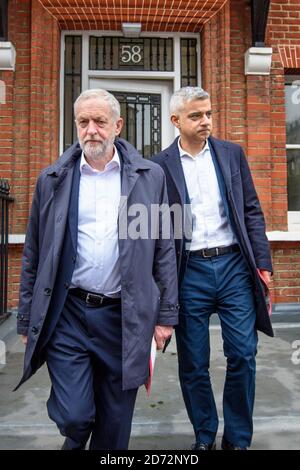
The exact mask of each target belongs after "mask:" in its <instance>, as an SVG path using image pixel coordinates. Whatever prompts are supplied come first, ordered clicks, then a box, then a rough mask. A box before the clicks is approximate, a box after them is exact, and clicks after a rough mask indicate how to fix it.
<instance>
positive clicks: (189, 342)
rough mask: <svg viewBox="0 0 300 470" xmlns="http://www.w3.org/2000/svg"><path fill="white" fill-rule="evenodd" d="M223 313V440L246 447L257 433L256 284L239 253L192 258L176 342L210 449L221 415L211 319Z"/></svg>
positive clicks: (195, 419)
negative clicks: (213, 379)
mask: <svg viewBox="0 0 300 470" xmlns="http://www.w3.org/2000/svg"><path fill="white" fill-rule="evenodd" d="M215 312H217V313H218V314H219V318H220V322H221V328H222V337H223V347H224V354H225V356H226V358H227V372H226V380H225V386H224V393H223V414H224V438H225V439H226V440H227V441H229V442H231V443H232V444H234V445H236V446H240V447H247V446H249V445H250V443H251V438H252V433H253V423H252V415H253V406H254V394H255V356H256V349H257V332H256V330H255V317H256V313H255V305H254V296H253V283H252V278H251V275H250V273H249V268H248V266H247V263H246V262H245V260H244V258H243V257H242V255H241V254H240V253H229V254H226V255H223V256H217V257H213V258H200V257H197V256H194V255H191V256H190V258H189V261H188V264H187V270H186V273H185V276H184V279H183V282H182V284H181V288H180V314H179V325H178V326H177V327H176V340H177V348H178V360H179V377H180V384H181V389H182V393H183V398H184V401H185V405H186V408H187V412H188V415H189V418H190V420H191V423H192V425H193V427H194V432H195V436H196V441H197V442H205V443H207V444H211V443H212V442H213V441H214V439H215V436H216V433H217V429H218V414H217V409H216V405H215V400H214V395H213V391H212V387H211V382H210V375H209V362H210V342H209V319H210V315H211V314H212V313H215Z"/></svg>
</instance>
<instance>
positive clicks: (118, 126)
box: [115, 117, 124, 136]
mask: <svg viewBox="0 0 300 470" xmlns="http://www.w3.org/2000/svg"><path fill="white" fill-rule="evenodd" d="M123 124H124V120H123V119H122V118H121V117H120V118H119V119H118V120H117V122H116V129H115V134H116V136H117V135H120V134H121V131H122V128H123Z"/></svg>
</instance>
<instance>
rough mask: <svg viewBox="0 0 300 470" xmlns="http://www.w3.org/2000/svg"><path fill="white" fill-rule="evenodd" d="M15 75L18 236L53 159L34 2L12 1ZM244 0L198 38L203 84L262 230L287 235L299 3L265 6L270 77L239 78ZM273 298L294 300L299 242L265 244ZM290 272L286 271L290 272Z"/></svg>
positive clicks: (2, 132)
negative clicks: (250, 179)
mask: <svg viewBox="0 0 300 470" xmlns="http://www.w3.org/2000/svg"><path fill="white" fill-rule="evenodd" d="M9 12H10V14H9V39H10V40H11V41H12V42H13V43H14V45H15V47H16V50H17V65H16V71H15V72H0V80H4V81H5V83H6V91H7V104H6V105H0V145H1V149H2V156H1V177H6V178H8V179H9V181H10V183H11V186H12V188H13V196H14V197H15V202H14V204H13V209H12V211H11V212H12V214H11V215H12V217H11V228H10V233H13V234H17V233H24V232H25V227H26V223H27V217H28V211H29V206H30V201H31V195H32V191H33V188H34V185H35V181H36V177H37V175H38V173H39V171H40V169H41V168H42V167H45V166H46V165H48V164H49V163H50V162H52V161H54V160H55V159H56V157H57V153H58V129H59V120H58V116H59V105H58V97H59V41H60V35H59V28H58V25H57V23H56V21H55V20H54V19H53V18H52V17H51V16H49V15H48V14H47V13H46V12H45V10H44V9H43V8H42V6H41V5H40V3H39V1H38V0H32V1H29V0H24V1H22V2H20V1H17V0H11V1H10V2H9ZM250 16H251V14H250V2H249V0H231V1H228V2H227V3H226V5H225V6H224V8H223V9H222V11H221V12H220V13H219V14H218V15H216V16H215V17H214V18H213V19H212V20H211V21H210V22H208V23H207V24H206V25H205V26H204V28H203V30H202V32H201V44H202V51H201V52H202V54H201V57H202V84H203V87H204V88H206V89H208V91H210V92H211V95H212V100H213V104H214V127H215V128H214V134H215V135H216V136H219V137H220V138H224V139H230V140H232V141H234V142H237V143H239V144H241V145H242V146H243V148H244V149H245V152H246V154H247V156H248V159H249V163H250V166H251V169H252V172H253V176H254V180H255V183H256V187H257V190H258V193H259V196H260V199H261V202H262V206H263V209H264V212H265V215H266V220H267V224H268V230H269V231H272V230H286V229H287V180H286V152H285V114H284V81H283V80H284V70H285V68H287V67H289V68H292V67H298V68H300V46H299V43H300V29H299V24H300V3H299V0H272V1H271V7H270V14H269V22H268V29H267V36H266V44H267V46H272V47H273V61H272V70H271V75H270V76H267V77H262V76H248V77H246V76H245V74H244V53H245V52H246V50H247V49H248V48H249V47H250V46H251V21H250ZM272 250H273V259H274V268H275V283H274V301H275V302H298V301H299V295H300V281H299V279H300V266H299V264H300V263H299V259H300V242H294V243H292V244H291V243H287V242H281V243H278V242H276V243H272ZM20 259H21V247H13V246H11V247H10V264H9V266H10V286H11V288H10V292H9V306H10V307H11V306H16V304H17V291H18V279H19V269H20ZM291 273H292V274H291Z"/></svg>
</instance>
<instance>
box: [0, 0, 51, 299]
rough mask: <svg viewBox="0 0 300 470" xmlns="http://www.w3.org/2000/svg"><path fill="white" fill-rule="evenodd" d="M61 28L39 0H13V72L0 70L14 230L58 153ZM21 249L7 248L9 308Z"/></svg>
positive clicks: (18, 230) (22, 226) (21, 228)
mask: <svg viewBox="0 0 300 470" xmlns="http://www.w3.org/2000/svg"><path fill="white" fill-rule="evenodd" d="M59 38H60V34H59V28H58V24H57V22H56V21H55V20H54V19H53V18H52V17H51V16H50V15H49V14H48V13H46V12H45V10H44V9H43V7H42V6H41V5H40V3H39V1H38V0H33V1H29V0H25V1H22V2H20V1H16V0H11V1H10V2H9V40H10V41H11V42H12V43H13V44H14V46H15V48H16V53H17V60H16V70H15V72H10V71H9V72H0V80H3V81H5V83H6V104H2V105H1V104H0V146H1V150H2V151H1V167H0V174H1V177H4V178H7V179H8V180H9V182H10V185H11V188H12V196H13V197H14V199H15V200H14V203H13V204H12V205H11V210H10V216H11V217H10V233H11V234H24V233H25V230H26V225H27V220H28V213H29V208H30V203H31V197H32V192H33V188H34V185H35V182H36V178H37V175H38V174H39V172H40V170H41V168H44V167H45V166H47V165H49V164H50V163H51V161H53V160H54V159H56V158H57V153H58V131H59V106H58V97H59ZM21 251H22V248H21V247H18V246H10V248H9V257H10V258H9V286H10V289H9V298H8V304H9V307H12V306H16V303H17V298H18V279H19V272H20V260H21Z"/></svg>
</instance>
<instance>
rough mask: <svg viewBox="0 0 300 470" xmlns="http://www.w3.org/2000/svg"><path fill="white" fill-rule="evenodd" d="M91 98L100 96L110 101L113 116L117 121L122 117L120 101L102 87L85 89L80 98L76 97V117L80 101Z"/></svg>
mask: <svg viewBox="0 0 300 470" xmlns="http://www.w3.org/2000/svg"><path fill="white" fill-rule="evenodd" d="M91 98H100V99H103V100H105V101H107V102H108V104H109V105H110V107H111V110H112V114H113V117H114V118H115V119H116V121H117V120H118V119H119V118H120V115H121V109H120V103H119V101H118V100H117V99H116V98H115V97H114V95H112V94H111V93H109V92H108V91H106V90H103V89H102V88H95V89H92V90H85V91H83V92H82V93H81V94H80V95H79V96H78V98H77V99H76V101H75V103H74V114H75V117H76V108H77V105H78V103H79V102H80V101H83V100H89V99H91Z"/></svg>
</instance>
